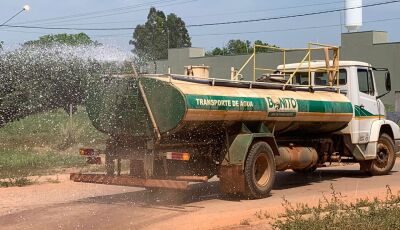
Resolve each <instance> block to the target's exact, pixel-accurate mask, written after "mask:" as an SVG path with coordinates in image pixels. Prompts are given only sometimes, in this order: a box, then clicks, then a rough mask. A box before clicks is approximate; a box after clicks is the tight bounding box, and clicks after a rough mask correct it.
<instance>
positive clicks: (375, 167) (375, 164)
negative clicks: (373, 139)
mask: <svg viewBox="0 0 400 230" xmlns="http://www.w3.org/2000/svg"><path fill="white" fill-rule="evenodd" d="M395 161H396V155H395V153H394V143H393V140H392V138H391V137H390V136H389V135H387V134H385V133H384V134H382V135H381V136H380V137H379V140H378V146H377V152H376V159H374V160H371V161H364V162H360V166H361V170H363V171H365V172H368V173H369V174H371V175H373V176H378V175H386V174H388V173H389V172H390V171H391V170H392V168H393V166H394V163H395Z"/></svg>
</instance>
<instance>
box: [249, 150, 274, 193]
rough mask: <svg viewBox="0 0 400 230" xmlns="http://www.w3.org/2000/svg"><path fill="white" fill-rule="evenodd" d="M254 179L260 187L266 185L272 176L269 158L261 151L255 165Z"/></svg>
mask: <svg viewBox="0 0 400 230" xmlns="http://www.w3.org/2000/svg"><path fill="white" fill-rule="evenodd" d="M253 172H254V175H253V179H254V182H255V184H256V185H257V186H258V187H264V186H265V185H266V184H267V183H268V181H269V178H270V170H269V164H268V158H267V156H266V154H265V153H261V154H260V155H259V156H258V157H257V159H256V160H255V162H254V165H253Z"/></svg>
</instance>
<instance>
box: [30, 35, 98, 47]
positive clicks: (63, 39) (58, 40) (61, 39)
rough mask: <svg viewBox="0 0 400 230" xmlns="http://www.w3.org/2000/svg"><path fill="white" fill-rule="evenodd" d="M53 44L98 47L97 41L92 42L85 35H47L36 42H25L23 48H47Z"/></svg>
mask: <svg viewBox="0 0 400 230" xmlns="http://www.w3.org/2000/svg"><path fill="white" fill-rule="evenodd" d="M54 44H63V45H69V46H78V45H99V44H100V43H98V42H97V41H93V40H92V39H91V38H90V37H89V36H88V35H87V34H85V33H79V34H66V33H62V34H49V35H44V36H41V37H39V39H38V40H32V41H27V42H25V43H24V46H29V45H36V46H49V45H54Z"/></svg>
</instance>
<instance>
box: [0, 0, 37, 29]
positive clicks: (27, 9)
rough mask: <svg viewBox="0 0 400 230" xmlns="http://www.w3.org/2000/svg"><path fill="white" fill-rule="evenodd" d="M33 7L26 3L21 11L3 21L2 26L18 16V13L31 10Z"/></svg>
mask: <svg viewBox="0 0 400 230" xmlns="http://www.w3.org/2000/svg"><path fill="white" fill-rule="evenodd" d="M30 9H31V7H30V6H29V5H25V6H24V7H23V8H22V9H21V10H20V11H18V12H17V13H16V14H14V15H13V16H12V17H11V18H9V19H7V20H6V21H5V22H3V23H1V25H0V27H2V26H4V25H5V24H6V23H7V22H9V21H11V20H12V19H13V18H15V17H17V16H18V14H20V13H22V12H23V11H29V10H30Z"/></svg>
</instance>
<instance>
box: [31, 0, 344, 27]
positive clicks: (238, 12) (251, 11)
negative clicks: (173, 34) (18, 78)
mask: <svg viewBox="0 0 400 230" xmlns="http://www.w3.org/2000/svg"><path fill="white" fill-rule="evenodd" d="M343 2H344V1H343V0H341V1H336V2H328V3H316V4H307V5H296V6H289V7H278V8H268V9H258V10H246V11H233V12H227V13H215V14H202V15H194V16H190V17H181V18H184V19H185V20H186V19H191V18H199V17H210V16H223V15H232V14H235V15H236V14H249V13H256V12H268V11H276V10H283V9H285V10H287V9H298V8H304V7H310V6H322V5H332V4H337V3H343ZM143 10H147V8H146V9H143ZM138 11H139V10H138ZM96 17H97V16H96ZM88 19H91V18H88ZM75 20H81V19H73V20H65V21H59V22H50V23H44V24H39V25H40V26H48V25H56V26H76V25H104V24H117V23H132V22H142V21H143V20H135V21H130V20H124V21H104V22H86V23H67V24H59V23H60V22H61V23H62V22H68V21H75ZM39 21H42V20H39ZM32 22H34V21H32ZM23 24H26V23H23Z"/></svg>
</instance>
